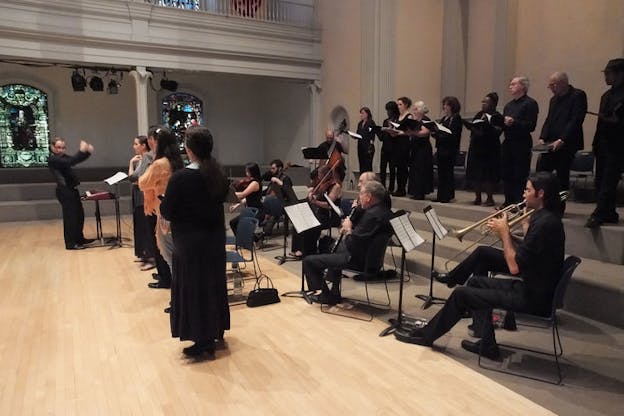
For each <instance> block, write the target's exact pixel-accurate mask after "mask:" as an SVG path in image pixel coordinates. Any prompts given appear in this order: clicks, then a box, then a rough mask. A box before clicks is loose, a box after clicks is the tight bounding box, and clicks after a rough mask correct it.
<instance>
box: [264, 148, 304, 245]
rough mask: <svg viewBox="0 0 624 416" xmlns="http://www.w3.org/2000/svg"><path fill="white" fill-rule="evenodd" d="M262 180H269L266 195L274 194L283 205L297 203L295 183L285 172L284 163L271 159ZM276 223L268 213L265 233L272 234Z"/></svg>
mask: <svg viewBox="0 0 624 416" xmlns="http://www.w3.org/2000/svg"><path fill="white" fill-rule="evenodd" d="M262 180H263V181H267V182H269V186H268V188H267V190H266V195H267V196H270V195H273V196H275V197H276V198H278V199H279V200H280V202H281V203H282V206H286V205H292V204H295V203H297V195H295V191H294V190H293V184H292V180H291V179H290V177H289V176H288V175H287V174H286V172H284V163H283V162H282V161H281V160H279V159H275V160H272V161H271V167H270V169H269V170H268V171H267V172H265V173H264V175H262ZM274 225H275V218H273V217H272V216H270V215H269V213H268V212H267V213H266V217H265V223H264V227H263V233H264V234H265V235H271V234H272V232H273V227H274Z"/></svg>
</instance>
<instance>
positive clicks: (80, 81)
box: [71, 69, 87, 91]
mask: <svg viewBox="0 0 624 416" xmlns="http://www.w3.org/2000/svg"><path fill="white" fill-rule="evenodd" d="M71 83H72V88H73V89H74V91H84V90H85V86H86V85H87V80H86V79H85V77H83V76H82V75H80V74H79V73H78V69H74V73H73V74H72V76H71Z"/></svg>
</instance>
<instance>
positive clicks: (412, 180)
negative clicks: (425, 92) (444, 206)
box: [406, 101, 433, 200]
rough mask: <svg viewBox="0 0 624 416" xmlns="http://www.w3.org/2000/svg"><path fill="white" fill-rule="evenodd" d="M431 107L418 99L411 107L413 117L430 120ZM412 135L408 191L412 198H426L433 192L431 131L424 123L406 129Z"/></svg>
mask: <svg viewBox="0 0 624 416" xmlns="http://www.w3.org/2000/svg"><path fill="white" fill-rule="evenodd" d="M428 112H429V109H428V108H427V106H426V105H425V103H424V102H422V101H416V102H415V103H414V105H413V106H412V109H411V118H413V119H414V120H418V121H429V118H427V116H426V115H425V114H427V113H428ZM406 133H408V134H409V135H410V142H411V145H412V152H411V156H410V168H409V186H408V193H409V194H410V195H411V198H412V199H419V200H420V199H425V195H426V194H428V193H431V192H433V150H432V148H431V141H430V140H429V136H430V131H429V129H427V128H426V127H425V126H423V125H422V124H421V125H420V128H419V129H418V130H408V131H406Z"/></svg>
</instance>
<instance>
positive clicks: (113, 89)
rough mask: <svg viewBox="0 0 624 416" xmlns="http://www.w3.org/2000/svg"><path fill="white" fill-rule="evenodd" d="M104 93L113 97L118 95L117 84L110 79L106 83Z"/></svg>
mask: <svg viewBox="0 0 624 416" xmlns="http://www.w3.org/2000/svg"><path fill="white" fill-rule="evenodd" d="M106 92H107V93H109V94H111V95H113V94H119V84H118V83H117V81H115V80H114V79H111V80H110V82H109V83H108V87H106Z"/></svg>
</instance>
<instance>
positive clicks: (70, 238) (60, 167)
mask: <svg viewBox="0 0 624 416" xmlns="http://www.w3.org/2000/svg"><path fill="white" fill-rule="evenodd" d="M65 149H66V144H65V139H63V138H61V137H55V138H54V139H52V142H51V144H50V150H51V151H52V153H51V154H50V157H49V158H48V167H49V168H50V170H51V171H52V173H53V174H54V178H55V180H56V198H57V199H58V200H59V202H60V203H61V208H62V209H63V235H64V237H65V248H66V249H67V250H81V249H83V248H85V247H84V245H83V244H88V243H90V242H92V241H93V240H92V239H89V240H87V239H86V238H84V234H83V233H82V227H83V225H84V210H83V208H82V202H81V201H80V194H79V193H78V189H77V186H78V185H79V184H80V181H79V180H78V177H77V176H76V173H75V172H74V171H73V169H72V166H74V165H77V164H78V163H80V162H83V161H85V160H86V159H87V158H88V157H89V156H91V153H93V146H92V145H90V144H89V143H87V142H85V141H84V140H81V141H80V150H79V151H78V153H76V154H75V155H73V156H68V155H67V154H66V153H65Z"/></svg>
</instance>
